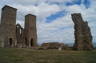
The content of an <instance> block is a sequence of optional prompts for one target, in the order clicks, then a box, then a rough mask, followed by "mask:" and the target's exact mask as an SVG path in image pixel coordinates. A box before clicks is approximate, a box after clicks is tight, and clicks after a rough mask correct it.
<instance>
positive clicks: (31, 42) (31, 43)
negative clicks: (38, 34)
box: [30, 38, 34, 47]
mask: <svg viewBox="0 0 96 63" xmlns="http://www.w3.org/2000/svg"><path fill="white" fill-rule="evenodd" d="M30 45H31V47H32V46H33V45H34V44H33V39H32V38H31V40H30Z"/></svg>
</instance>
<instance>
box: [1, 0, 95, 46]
mask: <svg viewBox="0 0 96 63" xmlns="http://www.w3.org/2000/svg"><path fill="white" fill-rule="evenodd" d="M4 5H10V6H12V7H14V8H17V9H18V11H17V23H20V24H21V25H22V26H24V16H25V15H27V14H29V13H30V14H33V15H36V16H37V21H36V22H37V31H38V43H39V44H41V43H43V42H53V41H55V42H63V43H65V44H67V43H74V40H75V39H74V28H73V27H74V24H73V22H72V19H71V13H81V14H82V16H83V19H84V20H85V21H88V23H89V26H90V27H91V31H92V35H93V42H96V28H95V27H96V0H1V1H0V13H1V8H2V7H3V6H4Z"/></svg>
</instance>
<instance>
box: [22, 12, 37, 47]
mask: <svg viewBox="0 0 96 63" xmlns="http://www.w3.org/2000/svg"><path fill="white" fill-rule="evenodd" d="M24 32H25V33H24V34H25V45H26V46H27V47H32V46H36V45H37V30H36V16H34V15H31V14H28V15H26V16H25V27H24Z"/></svg>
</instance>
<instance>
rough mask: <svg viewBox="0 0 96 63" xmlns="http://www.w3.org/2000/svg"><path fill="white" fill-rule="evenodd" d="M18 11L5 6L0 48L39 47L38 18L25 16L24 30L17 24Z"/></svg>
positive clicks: (0, 29)
mask: <svg viewBox="0 0 96 63" xmlns="http://www.w3.org/2000/svg"><path fill="white" fill-rule="evenodd" d="M16 13H17V9H15V8H13V7H10V6H7V5H5V6H4V7H3V8H2V15H1V24H0V47H28V48H29V47H32V46H36V45H37V30H36V16H34V15H31V14H28V15H26V16H25V25H24V28H22V27H21V25H20V24H16Z"/></svg>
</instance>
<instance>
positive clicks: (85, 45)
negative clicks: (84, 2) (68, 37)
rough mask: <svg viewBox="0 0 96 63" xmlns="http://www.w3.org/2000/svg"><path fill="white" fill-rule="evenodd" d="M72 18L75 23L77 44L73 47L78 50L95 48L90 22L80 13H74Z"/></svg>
mask: <svg viewBox="0 0 96 63" xmlns="http://www.w3.org/2000/svg"><path fill="white" fill-rule="evenodd" d="M72 20H73V22H74V24H75V25H74V29H75V33H74V35H75V44H74V47H73V48H74V49H76V50H91V49H92V48H93V45H92V35H91V31H90V27H89V26H88V22H85V21H84V20H83V18H82V16H81V14H80V13H75V14H72Z"/></svg>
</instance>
